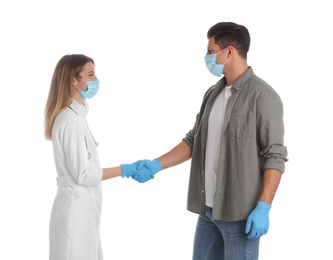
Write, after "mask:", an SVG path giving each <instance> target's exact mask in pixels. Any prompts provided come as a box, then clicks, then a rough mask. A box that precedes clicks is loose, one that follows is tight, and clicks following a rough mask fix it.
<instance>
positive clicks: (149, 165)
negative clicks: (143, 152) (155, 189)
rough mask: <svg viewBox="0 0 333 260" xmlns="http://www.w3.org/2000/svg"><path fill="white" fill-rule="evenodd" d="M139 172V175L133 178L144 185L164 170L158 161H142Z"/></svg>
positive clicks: (138, 168)
mask: <svg viewBox="0 0 333 260" xmlns="http://www.w3.org/2000/svg"><path fill="white" fill-rule="evenodd" d="M137 170H138V174H135V175H133V176H132V178H133V179H135V180H136V181H138V182H140V183H143V182H146V181H149V180H150V179H153V178H154V175H155V174H156V173H157V172H159V171H161V170H162V165H161V164H160V162H159V161H158V160H157V159H154V160H152V161H150V160H142V162H140V163H139V165H138V167H137Z"/></svg>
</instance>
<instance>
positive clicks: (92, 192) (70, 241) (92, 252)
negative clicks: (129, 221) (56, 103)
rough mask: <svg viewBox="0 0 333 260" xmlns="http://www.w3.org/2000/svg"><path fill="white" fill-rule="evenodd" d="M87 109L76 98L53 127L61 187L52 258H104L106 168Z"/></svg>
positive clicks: (55, 211)
mask: <svg viewBox="0 0 333 260" xmlns="http://www.w3.org/2000/svg"><path fill="white" fill-rule="evenodd" d="M87 112H88V109H87V108H86V107H85V106H83V105H80V104H79V103H78V102H76V101H75V100H73V102H72V104H71V105H70V106H69V107H68V108H66V109H64V110H63V111H61V112H60V113H59V114H58V115H57V117H56V119H55V122H54V125H53V128H52V144H53V153H54V160H55V166H56V170H57V174H58V177H57V183H58V191H57V195H56V197H55V200H54V203H53V208H52V212H51V220H50V260H102V259H103V255H102V249H101V243H100V236H99V225H100V214H101V205H102V190H101V179H102V174H103V170H102V169H101V168H100V165H99V159H98V154H97V149H96V146H97V143H96V141H95V139H94V137H93V136H92V134H91V132H90V130H89V127H88V124H87V120H86V115H87Z"/></svg>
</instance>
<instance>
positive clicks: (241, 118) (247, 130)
mask: <svg viewBox="0 0 333 260" xmlns="http://www.w3.org/2000/svg"><path fill="white" fill-rule="evenodd" d="M254 121H255V118H254V113H253V111H252V110H234V111H232V112H231V115H230V119H229V123H228V126H227V130H226V131H227V134H228V135H229V136H233V137H236V138H248V137H251V136H253V135H254V133H255V122H254Z"/></svg>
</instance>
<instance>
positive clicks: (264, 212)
mask: <svg viewBox="0 0 333 260" xmlns="http://www.w3.org/2000/svg"><path fill="white" fill-rule="evenodd" d="M270 209H271V205H269V204H267V203H266V202H263V201H260V200H259V201H258V203H257V206H256V207H255V209H254V210H253V211H252V212H251V214H250V216H249V217H248V218H247V222H246V228H245V233H246V234H248V236H247V238H254V237H256V238H258V237H260V236H262V235H265V234H266V233H267V231H268V227H269V217H268V212H269V210H270Z"/></svg>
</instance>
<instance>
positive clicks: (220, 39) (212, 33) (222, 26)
mask: <svg viewBox="0 0 333 260" xmlns="http://www.w3.org/2000/svg"><path fill="white" fill-rule="evenodd" d="M212 37H213V38H214V41H215V43H216V44H217V45H219V46H220V48H221V50H222V49H224V48H226V47H228V46H233V47H234V48H235V49H236V50H237V51H238V53H239V55H240V56H241V57H242V58H245V59H246V58H247V52H248V51H249V49H250V41H251V38H250V34H249V31H248V30H247V29H246V27H245V26H243V25H239V24H236V23H232V22H220V23H217V24H215V25H214V26H212V27H211V28H210V29H209V30H208V32H207V38H208V39H210V38H212Z"/></svg>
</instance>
